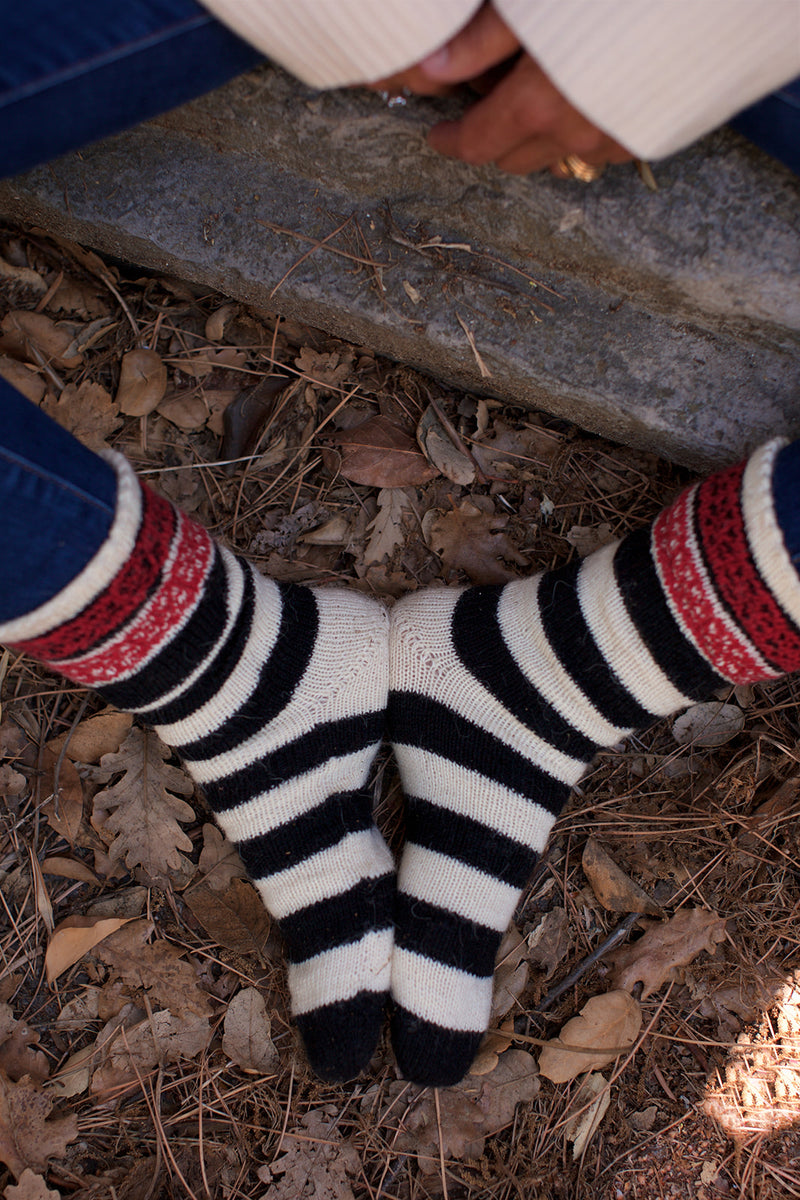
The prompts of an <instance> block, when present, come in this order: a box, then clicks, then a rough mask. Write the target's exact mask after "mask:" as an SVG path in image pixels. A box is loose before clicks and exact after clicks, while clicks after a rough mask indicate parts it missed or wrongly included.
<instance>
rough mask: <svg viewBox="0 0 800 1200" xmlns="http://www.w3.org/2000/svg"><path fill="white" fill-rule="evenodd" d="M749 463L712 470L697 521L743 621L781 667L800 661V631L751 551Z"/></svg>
mask: <svg viewBox="0 0 800 1200" xmlns="http://www.w3.org/2000/svg"><path fill="white" fill-rule="evenodd" d="M745 467H746V463H741V464H739V465H738V466H736V467H731V468H730V469H729V470H727V471H721V472H719V473H718V474H717V475H712V476H711V478H710V479H708V480H706V482H705V483H704V484H703V485H702V487H701V488H700V489H699V491H698V493H697V502H696V509H695V511H696V526H697V531H698V533H699V537H700V543H701V546H702V551H703V558H704V559H705V563H706V567H707V569H708V571H709V573H710V574H711V575H712V576H713V579H714V586H715V588H716V590H717V593H718V594H719V596H720V598H721V600H722V601H723V603H724V604H725V605H726V606H727V608H728V609H729V611H730V612H731V613H732V614H733V616H734V618H735V620H736V622H737V624H738V625H739V626H740V627H741V628H742V630H743V631H744V632H745V634H746V635H747V637H748V638H749V639H750V641H751V642H752V643H753V645H754V646H755V647H756V649H757V650H758V651H759V653H760V654H761V655H763V657H764V658H765V659H766V660H767V662H769V663H770V665H771V666H773V667H774V668H775V670H776V671H796V670H797V669H798V668H799V667H800V635H798V631H797V629H795V628H794V626H793V625H792V624H791V623H790V622H789V620H788V619H787V617H786V615H785V613H784V612H783V610H782V609H781V608H780V606H779V605H778V604H777V602H776V601H775V598H774V596H773V595H772V592H771V591H770V590H769V588H768V587H767V585H766V583H765V582H764V580H763V579H762V578H761V575H760V574H759V572H758V568H757V567H756V564H755V562H754V561H753V558H752V556H751V554H750V549H749V545H748V541H747V533H746V531H745V524H744V513H743V510H742V501H741V490H742V477H743V476H744V472H745Z"/></svg>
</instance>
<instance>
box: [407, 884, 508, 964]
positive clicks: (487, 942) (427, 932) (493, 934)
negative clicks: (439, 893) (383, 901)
mask: <svg viewBox="0 0 800 1200" xmlns="http://www.w3.org/2000/svg"><path fill="white" fill-rule="evenodd" d="M395 924H396V928H397V932H396V934H395V940H396V944H397V945H398V946H400V947H402V949H403V950H411V951H413V952H414V953H415V954H421V955H422V956H423V957H424V958H429V959H432V960H433V961H434V962H437V963H442V964H443V965H444V966H446V967H454V968H455V969H456V970H458V971H468V972H469V974H470V975H477V976H479V977H480V978H482V979H488V978H490V977H491V975H492V973H493V972H494V960H495V958H496V956H497V948H498V946H499V945H500V939H501V938H502V936H503V935H502V934H500V933H497V931H496V930H494V929H488V928H487V927H486V926H485V925H477V924H475V922H473V921H465V920H464V918H463V917H458V916H456V915H455V914H454V913H451V912H448V911H447V909H444V908H438V907H437V906H436V905H435V904H428V903H427V902H426V901H424V900H417V899H415V898H414V897H413V896H406V895H404V894H403V893H400V894H399V895H398V897H397V900H396V902H395Z"/></svg>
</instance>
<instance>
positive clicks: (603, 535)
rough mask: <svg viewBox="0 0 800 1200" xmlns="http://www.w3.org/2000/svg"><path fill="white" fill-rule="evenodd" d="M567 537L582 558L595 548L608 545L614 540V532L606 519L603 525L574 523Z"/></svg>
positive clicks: (591, 552)
mask: <svg viewBox="0 0 800 1200" xmlns="http://www.w3.org/2000/svg"><path fill="white" fill-rule="evenodd" d="M566 539H567V541H568V542H569V544H570V546H573V547H574V548H575V549H576V550H577V551H578V554H579V555H580V557H581V558H586V556H587V555H589V554H593V553H594V552H595V550H599V549H600V547H601V546H607V545H608V543H609V542H613V541H614V534H613V532H612V530H611V526H610V525H609V524H608V522H607V521H604V522H603V524H602V525H573V526H572V528H571V529H570V531H569V533H568V534H566Z"/></svg>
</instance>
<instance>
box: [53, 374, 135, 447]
mask: <svg viewBox="0 0 800 1200" xmlns="http://www.w3.org/2000/svg"><path fill="white" fill-rule="evenodd" d="M41 407H42V408H43V409H44V411H45V412H46V413H47V415H48V417H52V418H53V420H54V421H58V423H59V425H63V426H64V428H65V429H67V430H69V432H70V433H72V434H74V435H75V437H76V438H77V439H78V441H80V442H83V444H84V446H88V447H89V449H90V450H102V449H108V447H107V446H106V441H107V439H108V438H109V437H110V436H111V434H112V433H114V431H115V430H116V429H118V428H119V425H120V418H119V410H118V408H117V405H116V404H115V403H114V401H113V400H112V399H111V396H110V395H109V393H108V392H107V391H106V389H105V388H104V387H101V386H100V384H99V383H92V382H91V380H89V379H85V380H84V381H83V383H81V384H79V385H78V386H77V387H76V386H75V384H73V383H69V384H67V386H66V387H65V388H64V390H63V392H62V393H61V395H60V396H59V397H58V399H56V398H55V397H49V398H47V399H45V400H44V401H43V403H42V405H41Z"/></svg>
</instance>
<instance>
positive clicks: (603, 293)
mask: <svg viewBox="0 0 800 1200" xmlns="http://www.w3.org/2000/svg"><path fill="white" fill-rule="evenodd" d="M449 103H450V102H446V103H443V102H437V101H424V100H415V101H412V102H409V103H408V104H404V105H399V106H394V107H389V106H387V104H386V103H385V102H384V101H383V100H382V99H381V98H380V97H378V96H373V95H371V94H369V93H365V92H360V91H352V92H336V93H315V92H312V91H309V90H308V89H306V88H304V87H302V86H301V85H300V84H298V83H296V82H295V81H294V80H292V79H290V78H289V77H287V76H286V75H285V74H283V73H282V72H280V71H278V70H274V69H271V68H262V69H260V70H259V71H256V72H253V73H252V74H250V75H247V76H244V77H242V78H241V79H239V80H236V81H234V82H233V83H232V84H230V85H228V86H227V87H225V88H223V89H220V90H219V91H217V92H214V93H210V94H209V95H208V96H205V97H203V98H202V99H201V100H199V101H196V102H195V103H193V104H190V105H187V106H185V107H184V108H181V109H178V110H176V111H174V112H173V113H170V114H167V115H166V116H165V117H163V118H160V119H159V120H158V121H155V122H151V123H149V124H146V125H143V126H140V127H138V128H137V129H134V130H132V131H131V132H129V133H126V134H123V135H120V136H118V137H114V138H110V139H108V140H106V141H104V142H100V143H97V144H96V145H94V146H91V147H89V148H87V149H85V150H84V151H82V152H81V154H75V155H69V156H66V157H64V158H62V159H60V160H58V161H57V162H55V163H51V164H48V165H47V166H46V167H43V168H40V169H37V170H35V171H31V172H29V173H28V174H27V175H24V176H20V177H18V178H16V179H12V180H7V181H5V182H4V183H0V216H2V217H6V218H8V219H13V220H16V221H23V222H30V223H34V224H38V225H41V226H43V227H44V228H47V229H50V230H52V231H53V232H55V233H60V234H62V235H64V236H68V237H70V238H73V239H74V240H76V241H80V242H82V243H84V244H86V245H90V246H92V247H94V248H96V249H99V250H101V251H104V252H106V253H109V254H111V255H114V256H116V257H117V258H119V259H122V260H125V261H128V262H132V263H136V264H138V265H139V266H142V267H145V268H149V269H152V270H155V271H161V272H168V273H172V274H176V275H179V276H181V277H184V278H186V279H189V280H192V281H195V282H198V283H202V284H204V285H208V286H211V287H213V288H216V289H219V290H220V291H222V292H224V293H226V294H228V295H231V296H233V297H235V298H236V299H239V300H242V301H245V302H247V303H250V304H252V305H254V306H256V307H258V308H260V309H268V310H270V311H278V312H281V313H283V314H284V315H286V316H289V317H293V318H295V319H299V320H303V321H305V322H308V323H310V324H312V325H316V326H319V327H321V328H323V329H326V330H328V331H330V332H332V333H335V334H337V335H338V336H341V337H343V338H346V339H348V340H350V341H354V342H356V343H359V344H364V345H368V346H369V347H371V348H372V349H373V350H375V351H377V352H378V353H381V354H386V355H388V356H390V357H393V358H395V359H398V360H400V361H403V362H406V363H409V364H411V365H413V366H415V367H418V368H420V369H422V370H424V371H427V372H429V373H431V374H433V375H435V376H437V377H438V378H440V379H443V380H445V381H447V382H449V383H451V384H453V385H454V386H457V387H461V388H465V389H469V390H472V391H476V392H483V393H486V394H491V395H494V396H498V397H500V398H503V399H507V400H509V401H513V402H514V403H517V404H519V405H521V406H523V407H534V408H542V409H544V410H546V411H548V412H550V413H553V414H555V415H557V416H561V417H565V418H568V419H569V420H572V421H575V422H577V423H578V424H580V425H582V426H583V427H584V428H586V429H589V430H591V431H594V432H597V433H599V434H602V435H604V436H607V437H611V438H613V439H615V440H617V441H624V442H628V443H630V444H632V445H637V446H640V447H643V448H646V449H652V450H655V451H657V452H659V453H661V454H664V455H666V456H668V457H671V458H673V459H674V460H676V461H678V462H682V463H685V464H686V465H689V466H692V467H695V468H698V469H705V468H708V467H713V466H715V465H717V464H720V463H723V462H728V461H731V460H733V459H735V458H737V457H739V456H741V454H742V453H743V451H744V450H746V449H747V448H748V447H750V446H753V445H755V444H756V443H757V442H758V441H760V440H762V439H763V438H764V437H765V436H769V435H771V434H773V433H782V434H790V435H794V434H800V284H798V268H800V180H798V179H797V178H796V177H795V176H794V175H792V174H791V173H790V172H788V171H787V170H785V169H784V168H782V167H781V166H780V165H779V164H777V163H775V162H773V161H772V160H771V159H769V158H767V157H766V156H764V155H761V154H760V153H759V152H757V151H755V150H753V149H752V148H751V147H749V146H748V145H747V144H746V143H745V142H743V141H742V140H741V139H739V138H737V137H736V136H735V135H734V134H732V133H730V132H728V131H722V132H720V133H717V134H715V135H713V136H712V137H710V138H707V139H705V140H704V141H703V142H701V143H699V144H698V145H696V146H694V147H692V148H691V149H690V150H688V151H686V152H684V153H683V154H681V155H678V156H676V157H674V158H672V159H670V160H668V161H666V162H664V163H661V164H657V165H656V166H655V175H656V179H657V181H658V190H657V191H656V192H651V191H649V190H648V189H647V188H646V187H645V186H644V184H643V183H642V181H641V180H640V178H639V176H638V174H637V172H636V169H635V168H634V167H633V166H632V165H629V166H623V167H617V168H613V169H610V170H608V171H607V172H606V174H605V175H604V176H603V178H602V179H601V180H599V181H598V182H596V183H594V184H591V185H588V186H586V185H583V184H579V183H577V182H572V183H563V182H560V181H557V180H554V179H553V178H552V177H550V176H549V175H539V176H535V177H529V178H514V177H509V176H506V175H503V174H501V173H500V172H497V171H496V170H494V169H493V168H490V167H487V168H473V167H468V166H466V165H464V164H462V163H458V162H454V161H449V160H445V159H442V158H440V157H439V156H437V155H435V154H434V153H433V152H432V151H431V150H429V149H428V147H427V146H426V144H425V141H424V134H425V131H426V130H427V128H429V127H430V124H431V123H432V121H433V120H434V119H437V118H438V116H440V115H441V113H442V112H447V111H448V105H449ZM337 230H339V232H338V233H336V232H335V231H337ZM332 235H333V236H332ZM326 239H328V240H326ZM323 243H324V244H323Z"/></svg>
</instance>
